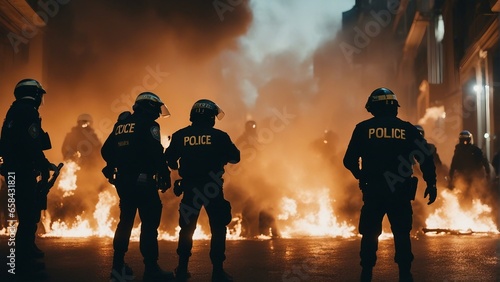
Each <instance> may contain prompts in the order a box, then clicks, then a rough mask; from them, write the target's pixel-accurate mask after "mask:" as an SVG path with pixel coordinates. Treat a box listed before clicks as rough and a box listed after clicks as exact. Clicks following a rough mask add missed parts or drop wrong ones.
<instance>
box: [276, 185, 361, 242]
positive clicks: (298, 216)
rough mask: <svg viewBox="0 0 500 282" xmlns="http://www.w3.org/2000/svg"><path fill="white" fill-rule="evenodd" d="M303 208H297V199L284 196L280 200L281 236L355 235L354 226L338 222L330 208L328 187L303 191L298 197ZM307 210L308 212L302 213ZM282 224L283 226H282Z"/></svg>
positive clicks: (344, 236) (345, 236) (346, 236)
mask: <svg viewBox="0 0 500 282" xmlns="http://www.w3.org/2000/svg"><path fill="white" fill-rule="evenodd" d="M298 198H299V199H300V202H299V204H300V205H301V206H304V209H302V208H301V209H298V204H297V200H294V199H291V198H288V197H285V198H283V199H282V201H281V210H282V212H281V214H279V216H278V219H279V220H282V221H286V222H284V224H282V232H281V233H282V237H286V238H290V237H293V236H331V237H343V238H348V237H352V236H355V234H354V230H355V227H354V226H352V225H349V224H348V223H346V222H341V223H339V222H338V220H337V217H336V216H335V213H334V211H333V209H332V205H331V203H332V201H331V200H330V196H329V189H328V188H323V189H320V190H319V192H308V191H304V192H303V193H302V195H300V196H299V197H298ZM304 210H306V211H307V210H309V211H310V212H308V213H303V211H304ZM283 225H284V226H283Z"/></svg>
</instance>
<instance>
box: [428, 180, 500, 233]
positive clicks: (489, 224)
mask: <svg viewBox="0 0 500 282" xmlns="http://www.w3.org/2000/svg"><path fill="white" fill-rule="evenodd" d="M440 197H441V198H442V202H443V206H442V207H440V208H438V209H436V210H435V211H434V213H433V214H431V215H430V216H429V217H428V218H427V220H426V221H425V224H426V226H427V229H430V230H444V229H446V230H450V231H456V232H462V233H470V232H475V233H477V232H480V233H497V234H498V233H499V232H498V229H497V226H496V224H495V222H494V220H493V218H492V208H491V207H489V206H488V205H485V204H483V203H482V202H481V200H479V199H473V200H472V205H471V207H470V208H469V209H464V207H463V206H462V205H461V204H460V203H459V200H458V197H457V195H456V194H455V193H453V191H449V190H446V189H443V190H442V191H441V193H440Z"/></svg>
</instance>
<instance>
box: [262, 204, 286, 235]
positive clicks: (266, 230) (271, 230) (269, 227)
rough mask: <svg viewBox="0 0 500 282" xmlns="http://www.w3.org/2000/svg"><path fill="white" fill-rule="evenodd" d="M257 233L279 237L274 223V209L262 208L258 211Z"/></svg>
mask: <svg viewBox="0 0 500 282" xmlns="http://www.w3.org/2000/svg"><path fill="white" fill-rule="evenodd" d="M259 233H260V234H262V235H266V236H271V237H272V238H278V237H281V234H280V232H279V230H278V225H277V224H276V217H275V215H274V209H273V208H268V209H263V210H261V211H260V213H259Z"/></svg>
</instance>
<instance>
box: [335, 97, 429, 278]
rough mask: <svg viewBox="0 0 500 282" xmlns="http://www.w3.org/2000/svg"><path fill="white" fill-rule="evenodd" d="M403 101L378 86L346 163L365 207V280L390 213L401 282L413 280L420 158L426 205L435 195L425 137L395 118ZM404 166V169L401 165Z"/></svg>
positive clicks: (362, 227)
mask: <svg viewBox="0 0 500 282" xmlns="http://www.w3.org/2000/svg"><path fill="white" fill-rule="evenodd" d="M398 107H399V103H398V100H397V99H396V95H395V94H394V93H393V92H392V91H391V90H389V89H387V88H377V89H375V90H374V91H373V92H372V93H371V94H370V96H369V97H368V101H367V103H366V105H365V108H366V109H367V111H368V112H370V113H371V114H372V115H373V116H374V117H373V118H371V119H368V120H365V121H363V122H361V123H358V124H357V125H356V128H355V129H354V132H353V134H352V137H351V140H350V142H349V145H348V147H347V151H346V153H345V156H344V166H345V167H346V168H347V169H349V170H350V171H351V173H352V174H353V175H354V177H355V178H356V179H358V180H359V188H360V189H361V191H362V193H363V202H364V204H363V207H362V208H361V216H360V220H359V233H360V234H361V235H362V238H361V251H360V257H361V262H360V264H361V266H362V271H361V281H371V279H372V269H373V267H374V266H375V263H376V261H377V249H378V237H379V235H380V234H381V233H382V220H383V217H384V216H385V215H386V214H387V216H388V218H389V222H390V223H391V230H392V233H393V234H394V244H395V249H396V252H395V257H394V260H395V262H396V263H397V264H398V266H399V281H413V277H412V274H411V263H412V261H413V259H414V256H413V253H412V250H411V240H410V231H411V229H412V215H413V210H412V204H411V201H412V200H414V198H415V192H416V189H417V185H416V181H415V179H416V178H415V177H412V173H413V171H412V165H413V164H414V163H415V162H416V161H418V162H419V164H420V169H421V171H422V172H423V178H424V180H425V182H426V183H427V188H426V189H425V193H424V198H425V197H427V195H429V202H428V204H432V203H433V202H434V201H435V200H436V197H437V189H436V171H435V170H436V169H435V166H434V161H433V156H432V152H430V151H429V150H428V144H427V141H426V140H425V139H424V137H423V136H422V135H421V134H420V133H419V131H418V130H417V129H416V128H415V126H413V125H412V124H411V123H409V122H406V121H403V120H401V119H399V118H398V117H397V114H398ZM401 166H404V167H405V169H404V171H403V170H401V169H400V167H401Z"/></svg>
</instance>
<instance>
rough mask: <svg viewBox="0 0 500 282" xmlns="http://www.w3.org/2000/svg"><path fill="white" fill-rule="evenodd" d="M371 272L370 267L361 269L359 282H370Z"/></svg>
mask: <svg viewBox="0 0 500 282" xmlns="http://www.w3.org/2000/svg"><path fill="white" fill-rule="evenodd" d="M372 270H373V268H371V267H363V269H362V270H361V278H360V281H361V282H368V281H372Z"/></svg>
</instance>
